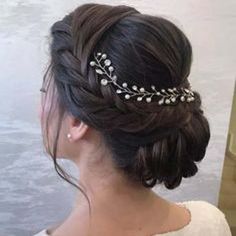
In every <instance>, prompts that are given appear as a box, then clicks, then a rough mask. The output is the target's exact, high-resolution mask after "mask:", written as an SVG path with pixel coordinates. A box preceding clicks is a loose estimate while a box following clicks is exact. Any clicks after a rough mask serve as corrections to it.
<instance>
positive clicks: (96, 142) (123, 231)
mask: <svg viewBox="0 0 236 236" xmlns="http://www.w3.org/2000/svg"><path fill="white" fill-rule="evenodd" d="M49 98H50V96H49ZM46 102H47V101H46ZM46 112H47V111H46ZM40 119H41V121H42V115H41V114H40ZM54 123H55V122H54ZM55 127H56V126H55ZM55 127H54V124H52V126H50V132H54V128H55ZM68 133H70V134H71V138H69V139H68V138H67V134H68ZM49 137H51V135H50V134H49ZM58 147H59V149H58V158H60V157H62V156H63V157H64V158H65V157H66V158H68V159H69V160H71V161H73V162H74V163H75V164H76V165H77V167H78V168H79V175H80V176H79V183H82V184H83V187H84V188H85V189H86V193H87V196H88V197H89V199H90V202H91V208H92V219H91V227H90V228H89V211H88V210H89V208H88V204H87V201H86V199H85V198H84V197H83V195H81V193H78V196H77V199H76V201H75V204H74V209H73V210H72V212H71V214H70V215H69V216H68V218H67V219H66V220H65V221H64V222H63V223H61V224H60V225H58V226H57V227H54V228H52V229H50V230H48V233H49V234H50V235H52V236H65V235H66V236H95V235H96V236H110V235H112V236H120V235H122V236H151V235H154V234H157V233H165V232H168V231H173V230H177V229H180V228H183V227H184V226H185V225H187V224H188V223H189V222H190V220H191V215H190V212H189V211H188V210H187V209H186V208H184V207H182V206H179V205H177V204H175V203H173V202H170V201H167V200H165V199H163V198H162V197H160V196H158V195H157V194H156V193H155V192H154V191H152V190H151V189H147V188H145V187H143V186H142V185H140V184H134V183H131V181H129V180H128V179H126V178H125V177H124V176H123V175H122V174H121V173H120V172H118V171H117V170H116V169H115V167H114V163H113V162H112V158H111V153H110V152H109V150H108V148H107V147H106V146H105V144H104V142H103V141H102V140H101V136H100V134H99V133H98V132H97V131H96V130H94V129H92V128H90V127H89V126H87V125H86V124H85V123H83V122H82V121H80V120H78V119H74V118H73V117H72V116H70V115H66V116H65V117H64V119H63V123H62V128H61V133H60V136H59V140H58Z"/></svg>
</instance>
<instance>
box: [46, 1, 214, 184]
mask: <svg viewBox="0 0 236 236" xmlns="http://www.w3.org/2000/svg"><path fill="white" fill-rule="evenodd" d="M51 36H52V42H51V47H50V49H51V62H50V66H49V68H48V71H47V73H46V74H45V80H44V82H45V84H50V86H48V89H49V90H50V91H54V92H50V94H52V95H51V96H49V97H50V98H51V99H46V100H47V101H49V103H48V104H50V106H49V107H48V109H45V111H47V112H45V113H44V115H43V117H44V118H45V119H43V121H42V123H43V126H44V127H47V125H46V124H48V128H45V129H43V131H44V134H48V133H51V135H49V138H48V139H47V141H49V140H51V144H50V141H49V142H47V143H48V145H47V146H48V150H49V149H51V151H50V150H49V152H50V153H51V155H52V157H53V160H54V163H55V167H56V169H57V170H59V173H60V174H62V175H61V176H64V177H65V178H66V176H67V174H66V173H64V172H63V170H62V169H61V168H60V167H59V166H58V164H57V162H56V158H57V157H58V156H62V155H64V154H65V153H67V154H68V153H69V152H70V151H68V146H66V145H67V144H66V141H63V138H61V141H60V137H65V136H66V132H65V130H66V127H64V126H63V124H66V123H63V122H64V121H66V120H67V119H72V118H73V119H74V120H78V121H80V122H79V123H78V124H80V125H81V127H83V130H84V133H86V130H87V128H88V127H90V128H91V130H93V131H94V133H93V134H96V135H97V134H98V135H99V136H100V137H101V142H102V144H103V145H105V146H106V147H107V149H108V150H109V152H110V154H111V155H110V157H111V160H112V163H113V164H114V168H115V169H116V170H117V171H120V172H121V173H122V174H123V175H124V176H126V177H127V178H128V179H129V180H130V181H133V182H135V183H139V184H140V186H145V187H147V188H151V187H153V186H154V185H155V184H156V183H163V184H164V185H165V186H166V187H167V188H168V189H173V188H175V187H177V186H178V185H179V184H180V182H181V180H182V177H185V178H186V177H190V176H193V175H195V173H196V172H197V170H198V168H197V166H196V163H195V162H198V161H200V160H202V159H203V157H204V156H205V151H206V148H207V145H208V141H209V138H210V129H209V124H208V121H207V119H206V118H205V116H204V115H203V111H202V109H201V97H200V94H199V93H198V92H196V91H194V93H195V100H194V101H193V102H190V103H188V102H178V103H176V104H175V105H174V106H173V105H169V106H168V105H167V106H159V105H158V103H157V101H155V100H153V101H152V102H151V103H147V102H146V101H137V100H136V99H130V100H126V99H123V97H122V96H120V94H117V93H116V88H115V87H114V86H113V85H111V84H110V85H109V86H101V84H100V79H99V78H98V75H97V74H96V73H95V71H94V69H93V68H92V67H91V66H90V65H89V62H90V61H91V60H93V55H94V52H98V51H101V52H105V53H106V54H107V55H108V56H109V59H111V61H112V64H113V65H114V67H115V71H116V75H117V78H118V81H119V84H122V82H127V83H128V84H131V85H132V84H136V85H138V86H140V87H146V88H148V87H150V85H151V84H152V85H155V86H156V87H160V88H163V89H165V88H169V87H176V88H179V87H186V88H189V86H190V85H189V81H188V75H189V73H190V68H191V63H192V48H191V44H190V42H189V40H188V38H187V37H186V35H185V34H184V33H183V32H182V31H181V30H180V29H179V28H178V27H177V26H176V25H175V24H173V23H172V22H170V21H169V20H167V19H164V18H162V17H158V16H151V15H146V14H141V13H140V12H138V11H137V10H136V9H135V8H133V7H129V6H125V5H120V6H109V5H103V4H84V5H82V6H80V7H78V8H77V9H75V10H74V11H73V12H72V13H70V14H69V15H67V16H65V17H64V18H63V19H62V20H61V21H58V22H56V23H55V24H54V25H53V26H52V27H51ZM46 100H45V101H46ZM44 104H47V102H45V103H44ZM51 105H52V106H53V107H55V108H56V109H54V110H55V112H50V110H51V111H53V109H51ZM46 107H47V106H46ZM50 117H51V118H50ZM81 122H82V123H81ZM82 124H83V125H82ZM52 127H53V128H52ZM50 130H51V132H50ZM48 131H49V132H48ZM60 131H61V133H60ZM63 132H64V133H63ZM153 134H155V138H153V139H152V140H150V138H149V136H151V135H152V136H153ZM46 136H47V135H45V137H46ZM133 136H135V137H136V138H137V140H139V141H140V142H139V141H136V142H132V141H133V138H132V137H133ZM145 140H146V141H147V142H145ZM45 143H46V142H45ZM60 144H61V145H60ZM63 145H65V146H63ZM77 145H81V144H79V142H78V143H77ZM62 146H63V147H62ZM58 148H59V149H58ZM57 150H61V152H60V151H59V152H58V153H57V152H56V151H57ZM65 150H67V152H65ZM67 158H69V157H67ZM66 179H67V178H66Z"/></svg>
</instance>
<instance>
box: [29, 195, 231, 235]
mask: <svg viewBox="0 0 236 236" xmlns="http://www.w3.org/2000/svg"><path fill="white" fill-rule="evenodd" d="M175 203H176V204H178V205H182V206H183V207H185V208H187V209H188V210H189V211H190V213H191V220H190V222H189V224H187V225H186V226H185V227H183V228H181V229H179V230H176V231H171V232H168V233H163V234H155V235H153V236H159V235H160V236H174V235H179V236H180V235H181V236H182V235H183V236H184V235H190V234H192V235H199V234H202V235H208V236H232V234H231V231H230V227H229V225H228V222H227V220H226V218H225V214H224V213H223V212H222V211H221V210H220V209H219V208H218V207H216V206H215V205H213V204H211V203H210V202H207V201H203V200H190V201H183V202H175ZM49 235H50V234H49V233H48V232H47V229H44V230H42V231H40V232H38V233H37V234H35V235H33V236H49Z"/></svg>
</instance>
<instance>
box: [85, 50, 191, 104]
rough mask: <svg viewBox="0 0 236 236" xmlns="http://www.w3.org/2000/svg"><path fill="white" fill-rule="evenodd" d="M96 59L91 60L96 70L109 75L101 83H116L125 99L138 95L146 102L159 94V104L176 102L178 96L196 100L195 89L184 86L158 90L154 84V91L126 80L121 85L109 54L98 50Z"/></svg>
mask: <svg viewBox="0 0 236 236" xmlns="http://www.w3.org/2000/svg"><path fill="white" fill-rule="evenodd" d="M94 59H95V60H94V61H90V63H89V64H90V66H92V67H95V72H96V73H97V74H99V75H106V77H107V78H106V79H105V78H103V79H101V81H100V83H101V85H103V86H106V85H108V84H109V83H112V84H114V85H115V86H116V87H117V89H116V93H117V94H121V93H124V97H125V99H130V98H131V97H134V96H137V98H136V100H137V101H142V100H143V98H145V99H146V102H151V101H152V97H153V96H158V97H160V98H161V99H160V100H158V104H159V105H163V104H173V103H176V101H177V98H178V97H180V101H181V102H185V101H187V102H191V101H194V93H193V91H191V89H187V88H183V87H181V88H178V89H177V88H175V87H173V88H165V89H163V88H162V89H159V90H157V89H156V87H155V86H154V85H151V86H150V87H151V90H153V92H150V91H147V90H146V89H145V88H144V87H140V88H138V86H137V85H132V86H131V87H129V86H128V84H127V83H126V82H123V83H122V85H119V84H118V83H117V76H116V75H115V74H113V72H114V67H113V66H112V63H111V60H110V59H108V58H107V54H105V53H101V52H98V53H97V54H94Z"/></svg>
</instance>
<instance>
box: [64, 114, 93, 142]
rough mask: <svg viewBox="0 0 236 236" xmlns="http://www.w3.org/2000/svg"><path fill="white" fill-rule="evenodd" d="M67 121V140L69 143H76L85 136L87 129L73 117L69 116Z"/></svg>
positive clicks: (85, 125)
mask: <svg viewBox="0 0 236 236" xmlns="http://www.w3.org/2000/svg"><path fill="white" fill-rule="evenodd" d="M68 120H69V121H68V122H69V124H68V138H69V140H70V142H76V141H77V140H79V139H81V138H82V137H83V136H84V135H85V133H86V132H87V130H88V128H89V127H88V125H87V124H85V123H84V122H83V121H81V120H79V119H76V118H74V117H73V116H69V118H68Z"/></svg>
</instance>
